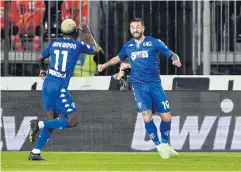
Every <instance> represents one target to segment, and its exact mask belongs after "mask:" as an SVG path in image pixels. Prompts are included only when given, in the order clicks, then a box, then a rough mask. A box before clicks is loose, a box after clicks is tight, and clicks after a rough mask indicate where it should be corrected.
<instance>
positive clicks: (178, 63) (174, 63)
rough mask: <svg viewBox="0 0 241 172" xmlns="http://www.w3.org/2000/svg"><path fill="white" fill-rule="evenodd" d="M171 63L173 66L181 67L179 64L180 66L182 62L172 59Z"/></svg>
mask: <svg viewBox="0 0 241 172" xmlns="http://www.w3.org/2000/svg"><path fill="white" fill-rule="evenodd" d="M172 64H173V65H175V66H177V67H181V66H182V63H181V61H180V60H173V61H172Z"/></svg>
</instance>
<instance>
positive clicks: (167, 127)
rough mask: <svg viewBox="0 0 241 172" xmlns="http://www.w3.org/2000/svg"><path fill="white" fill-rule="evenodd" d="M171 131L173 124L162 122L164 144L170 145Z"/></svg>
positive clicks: (161, 129) (161, 130)
mask: <svg viewBox="0 0 241 172" xmlns="http://www.w3.org/2000/svg"><path fill="white" fill-rule="evenodd" d="M170 130H171V122H170V121H169V122H166V121H161V124H160V132H161V137H162V143H168V139H169V133H170Z"/></svg>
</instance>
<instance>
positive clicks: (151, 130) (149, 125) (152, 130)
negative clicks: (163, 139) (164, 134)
mask: <svg viewBox="0 0 241 172" xmlns="http://www.w3.org/2000/svg"><path fill="white" fill-rule="evenodd" d="M145 128H146V132H147V133H148V135H149V136H150V138H151V139H152V141H153V142H154V143H155V145H156V146H157V145H159V144H160V141H159V138H158V135H157V128H156V125H155V124H154V122H153V120H151V121H149V122H145Z"/></svg>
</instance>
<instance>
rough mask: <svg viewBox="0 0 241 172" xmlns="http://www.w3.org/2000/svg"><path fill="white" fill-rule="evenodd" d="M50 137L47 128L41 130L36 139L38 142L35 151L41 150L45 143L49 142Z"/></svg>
mask: <svg viewBox="0 0 241 172" xmlns="http://www.w3.org/2000/svg"><path fill="white" fill-rule="evenodd" d="M50 136H51V133H50V131H49V129H48V128H46V127H44V128H43V129H42V130H41V133H40V135H39V138H38V141H37V143H36V145H35V147H34V148H35V149H39V150H42V148H43V147H44V145H45V144H46V143H47V141H48V140H49V138H50Z"/></svg>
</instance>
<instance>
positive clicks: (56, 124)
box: [44, 118, 68, 129]
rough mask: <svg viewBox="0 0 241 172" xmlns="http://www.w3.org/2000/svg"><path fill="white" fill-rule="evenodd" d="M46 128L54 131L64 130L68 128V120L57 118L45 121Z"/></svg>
mask: <svg viewBox="0 0 241 172" xmlns="http://www.w3.org/2000/svg"><path fill="white" fill-rule="evenodd" d="M44 127H46V128H52V129H63V128H68V119H67V118H56V119H52V120H46V121H44Z"/></svg>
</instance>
